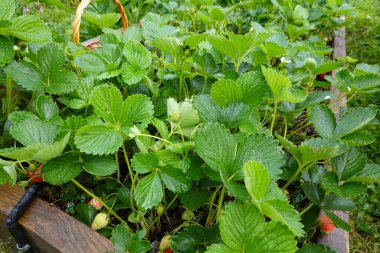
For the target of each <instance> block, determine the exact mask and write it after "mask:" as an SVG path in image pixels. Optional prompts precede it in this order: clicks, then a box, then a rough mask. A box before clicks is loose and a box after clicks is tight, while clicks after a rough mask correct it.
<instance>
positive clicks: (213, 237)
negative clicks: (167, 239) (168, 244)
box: [172, 225, 220, 253]
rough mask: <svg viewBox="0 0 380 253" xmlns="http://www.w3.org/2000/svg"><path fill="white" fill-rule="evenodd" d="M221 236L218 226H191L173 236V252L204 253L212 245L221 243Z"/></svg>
mask: <svg viewBox="0 0 380 253" xmlns="http://www.w3.org/2000/svg"><path fill="white" fill-rule="evenodd" d="M219 236H220V235H219V228H218V226H217V225H214V226H211V227H209V228H204V227H201V226H197V225H191V226H188V227H186V228H185V229H184V230H183V231H181V232H179V233H177V234H175V235H174V236H173V239H172V244H173V250H174V251H175V252H183V253H194V252H203V251H204V250H205V248H206V247H207V246H209V245H211V244H212V243H219V242H220V237H219Z"/></svg>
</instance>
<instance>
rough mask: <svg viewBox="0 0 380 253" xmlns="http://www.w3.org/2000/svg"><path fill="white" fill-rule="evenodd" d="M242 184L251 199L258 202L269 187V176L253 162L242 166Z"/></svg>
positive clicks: (263, 168) (261, 166)
mask: <svg viewBox="0 0 380 253" xmlns="http://www.w3.org/2000/svg"><path fill="white" fill-rule="evenodd" d="M243 170H244V183H245V187H246V188H247V190H248V192H249V194H250V195H251V197H252V198H253V199H254V200H255V201H258V200H260V199H262V198H263V197H264V196H265V194H266V192H267V190H268V187H269V183H270V175H269V172H268V170H267V169H266V168H265V167H264V166H263V165H262V164H260V163H258V162H256V161H253V162H247V163H246V164H245V165H244V168H243Z"/></svg>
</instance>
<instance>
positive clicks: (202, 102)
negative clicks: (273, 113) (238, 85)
mask: <svg viewBox="0 0 380 253" xmlns="http://www.w3.org/2000/svg"><path fill="white" fill-rule="evenodd" d="M193 106H194V108H195V109H196V110H197V111H198V114H199V118H200V119H201V121H203V122H219V123H221V124H223V125H224V126H226V127H227V128H229V129H231V128H234V127H237V126H239V125H240V124H242V123H243V122H245V121H246V120H247V119H248V118H249V115H250V113H251V110H250V108H249V106H248V105H246V104H243V103H231V104H230V105H229V106H227V107H225V108H221V107H219V106H217V105H215V104H214V102H213V101H212V100H211V98H210V96H209V95H200V96H197V97H196V98H195V99H194V102H193Z"/></svg>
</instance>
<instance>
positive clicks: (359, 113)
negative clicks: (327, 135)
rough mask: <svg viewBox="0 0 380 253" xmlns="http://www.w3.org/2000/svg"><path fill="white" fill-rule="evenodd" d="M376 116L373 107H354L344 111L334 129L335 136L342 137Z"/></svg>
mask: <svg viewBox="0 0 380 253" xmlns="http://www.w3.org/2000/svg"><path fill="white" fill-rule="evenodd" d="M375 116H376V111H375V110H374V109H371V108H354V109H351V110H349V111H348V112H346V113H344V114H343V115H342V117H341V118H340V121H339V123H338V124H337V126H336V129H335V131H334V136H335V137H338V138H341V137H344V136H346V135H348V134H350V133H353V132H355V131H356V130H358V129H360V128H362V127H364V126H365V125H367V124H368V123H369V122H370V121H371V120H372V119H373V118H375Z"/></svg>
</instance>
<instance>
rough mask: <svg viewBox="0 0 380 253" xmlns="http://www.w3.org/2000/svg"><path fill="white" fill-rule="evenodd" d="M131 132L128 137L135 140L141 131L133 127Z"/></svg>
mask: <svg viewBox="0 0 380 253" xmlns="http://www.w3.org/2000/svg"><path fill="white" fill-rule="evenodd" d="M130 130H131V132H130V133H129V134H128V136H129V137H131V138H136V137H137V136H139V135H140V134H141V131H140V129H138V128H137V126H135V125H134V126H133V127H131V129H130Z"/></svg>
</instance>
